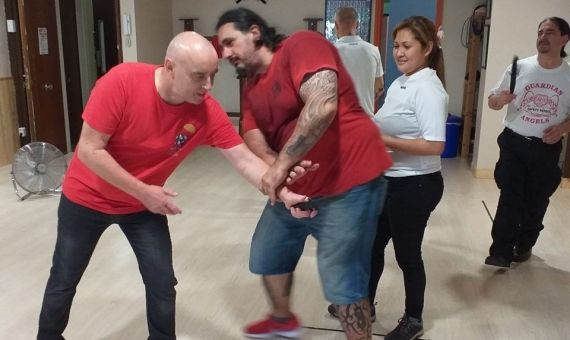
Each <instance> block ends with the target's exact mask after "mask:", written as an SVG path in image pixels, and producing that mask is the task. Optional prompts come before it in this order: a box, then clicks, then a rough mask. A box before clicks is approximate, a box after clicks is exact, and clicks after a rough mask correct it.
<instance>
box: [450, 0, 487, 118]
mask: <svg viewBox="0 0 570 340" xmlns="http://www.w3.org/2000/svg"><path fill="white" fill-rule="evenodd" d="M482 3H485V1H484V0H461V1H458V0H445V2H444V5H443V23H442V26H443V31H444V33H445V38H444V39H443V43H442V48H443V56H444V59H445V79H446V90H447V93H448V94H449V112H450V113H452V114H455V115H458V116H459V115H461V107H462V105H463V85H464V78H465V67H466V62H467V48H465V47H463V46H462V45H461V29H462V27H463V23H464V22H465V20H467V18H469V17H470V16H471V15H472V14H473V9H475V7H477V5H480V4H482Z"/></svg>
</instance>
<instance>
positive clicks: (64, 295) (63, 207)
mask: <svg viewBox="0 0 570 340" xmlns="http://www.w3.org/2000/svg"><path fill="white" fill-rule="evenodd" d="M113 223H117V224H118V225H119V227H120V228H121V230H122V231H123V233H124V234H125V236H126V237H127V239H128V241H129V243H130V245H131V247H132V248H133V251H134V252H135V255H136V258H137V261H138V264H139V270H140V273H141V275H142V278H143V282H144V284H145V290H146V311H147V323H148V329H149V334H150V339H152V340H171V339H176V336H175V330H174V328H175V327H174V311H175V299H176V291H175V290H174V286H175V285H176V278H175V277H174V270H173V267H172V243H171V241H170V232H169V230H168V222H167V219H166V216H164V215H157V214H153V213H151V212H148V211H145V212H139V213H133V214H125V215H108V214H104V213H101V212H98V211H95V210H92V209H88V208H86V207H83V206H81V205H78V204H75V203H73V202H71V201H70V200H68V199H67V198H66V197H65V196H63V195H62V196H61V200H60V203H59V208H58V226H57V241H56V245H55V251H54V254H53V264H52V267H51V271H50V276H49V279H48V282H47V286H46V290H45V294H44V299H43V304H42V310H41V313H40V321H39V330H38V337H37V338H38V340H44V339H45V340H52V339H53V340H55V339H57V340H61V339H64V338H63V336H62V334H63V331H64V330H65V327H66V326H67V322H68V320H69V311H70V309H71V303H72V301H73V297H74V296H75V290H76V287H77V284H78V283H79V280H80V279H81V276H82V275H83V272H84V271H85V269H86V268H87V264H88V263H89V260H90V259H91V255H92V254H93V251H94V250H95V246H96V245H97V242H98V241H99V238H100V237H101V235H102V234H103V232H104V231H105V230H106V229H107V227H108V226H110V225H111V224H113Z"/></svg>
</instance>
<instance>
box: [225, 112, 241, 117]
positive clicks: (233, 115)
mask: <svg viewBox="0 0 570 340" xmlns="http://www.w3.org/2000/svg"><path fill="white" fill-rule="evenodd" d="M239 115H240V114H239V112H228V116H230V117H239Z"/></svg>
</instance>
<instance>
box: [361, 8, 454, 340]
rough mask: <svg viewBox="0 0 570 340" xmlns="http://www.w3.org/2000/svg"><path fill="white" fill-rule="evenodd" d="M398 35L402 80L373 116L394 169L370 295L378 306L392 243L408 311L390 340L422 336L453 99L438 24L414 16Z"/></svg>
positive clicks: (381, 221)
mask: <svg viewBox="0 0 570 340" xmlns="http://www.w3.org/2000/svg"><path fill="white" fill-rule="evenodd" d="M393 37H394V47H393V55H394V60H395V61H396V65H397V67H398V70H399V71H400V72H402V73H403V75H402V76H400V77H399V78H398V79H396V80H395V81H394V82H393V83H392V84H391V85H390V88H389V89H388V92H387V96H386V100H385V103H384V105H383V106H382V108H381V109H380V110H379V111H378V112H377V114H376V117H375V120H376V122H377V124H378V126H379V127H380V129H381V130H382V135H383V137H384V143H385V144H386V146H387V147H388V148H389V149H390V150H391V151H392V152H391V155H392V159H393V160H394V165H393V166H392V167H391V168H390V169H389V170H388V171H387V172H386V173H385V175H386V179H388V182H389V185H388V193H387V196H386V203H385V205H384V210H383V212H382V214H381V216H380V219H379V221H378V230H377V235H376V240H375V244H374V249H373V258H372V273H371V277H370V295H369V298H370V303H371V306H373V302H374V299H375V295H376V288H377V285H378V281H379V280H380V276H381V275H382V271H383V269H384V249H385V247H386V245H387V244H388V241H389V240H390V239H392V243H393V245H394V251H395V254H396V260H397V262H398V265H399V266H400V268H401V269H402V271H403V274H404V285H405V292H406V309H405V314H404V316H403V317H402V319H400V321H399V323H398V326H397V327H396V328H395V329H394V330H393V331H391V332H390V333H388V335H386V337H385V339H388V340H390V339H406V340H409V339H416V338H418V337H419V336H420V335H422V334H423V323H422V311H423V304H424V291H425V286H426V275H425V270H424V265H423V261H422V254H421V246H422V240H423V236H424V229H425V227H426V225H427V221H428V219H429V216H430V214H431V212H432V211H433V210H434V209H435V207H436V206H437V204H438V203H439V201H440V199H441V196H442V194H443V178H442V176H441V172H440V170H441V160H440V154H441V152H442V151H443V148H444V143H445V122H446V118H447V103H448V99H449V97H448V95H447V93H446V91H445V89H444V85H443V81H444V70H443V52H442V51H441V48H440V47H439V41H438V37H437V32H436V29H435V26H434V24H433V22H431V21H430V20H429V19H427V18H425V17H419V16H415V17H410V18H408V19H406V20H404V21H403V22H401V23H400V24H399V25H398V26H397V27H396V28H395V29H394V32H393Z"/></svg>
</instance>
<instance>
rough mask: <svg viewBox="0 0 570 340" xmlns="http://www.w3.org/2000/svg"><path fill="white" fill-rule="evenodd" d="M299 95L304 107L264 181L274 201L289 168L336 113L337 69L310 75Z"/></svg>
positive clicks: (297, 160)
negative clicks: (276, 191)
mask: <svg viewBox="0 0 570 340" xmlns="http://www.w3.org/2000/svg"><path fill="white" fill-rule="evenodd" d="M299 94H300V96H301V99H302V100H303V102H304V103H305V106H304V107H303V109H302V110H301V114H300V115H299V119H298V120H297V125H296V126H295V130H294V131H293V134H292V135H291V137H290V138H289V140H288V141H287V143H285V146H284V147H283V149H282V150H281V152H280V153H279V155H277V159H276V160H275V162H274V163H273V164H272V165H271V168H270V169H269V171H268V172H267V173H266V174H265V175H264V176H263V179H262V181H261V188H260V189H261V191H262V192H263V193H265V194H267V195H269V197H270V199H271V201H272V202H274V201H275V190H276V189H277V188H278V187H279V185H281V184H282V183H283V181H284V180H285V178H286V177H287V173H288V171H289V169H290V168H291V167H292V166H293V165H294V164H296V163H297V162H299V161H300V160H301V159H303V156H304V155H305V154H306V153H307V152H308V151H309V150H310V149H311V148H312V147H313V146H314V145H315V144H316V143H317V142H318V141H319V139H320V138H321V137H322V136H323V134H324V133H325V131H326V130H327V128H328V127H329V125H330V124H331V122H332V121H333V119H334V117H335V115H336V112H337V107H338V98H337V96H338V83H337V74H336V72H335V71H333V70H329V69H323V70H320V71H318V72H316V73H314V74H312V75H310V76H309V77H308V78H307V79H305V80H304V81H303V83H302V84H301V88H300V89H299Z"/></svg>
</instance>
